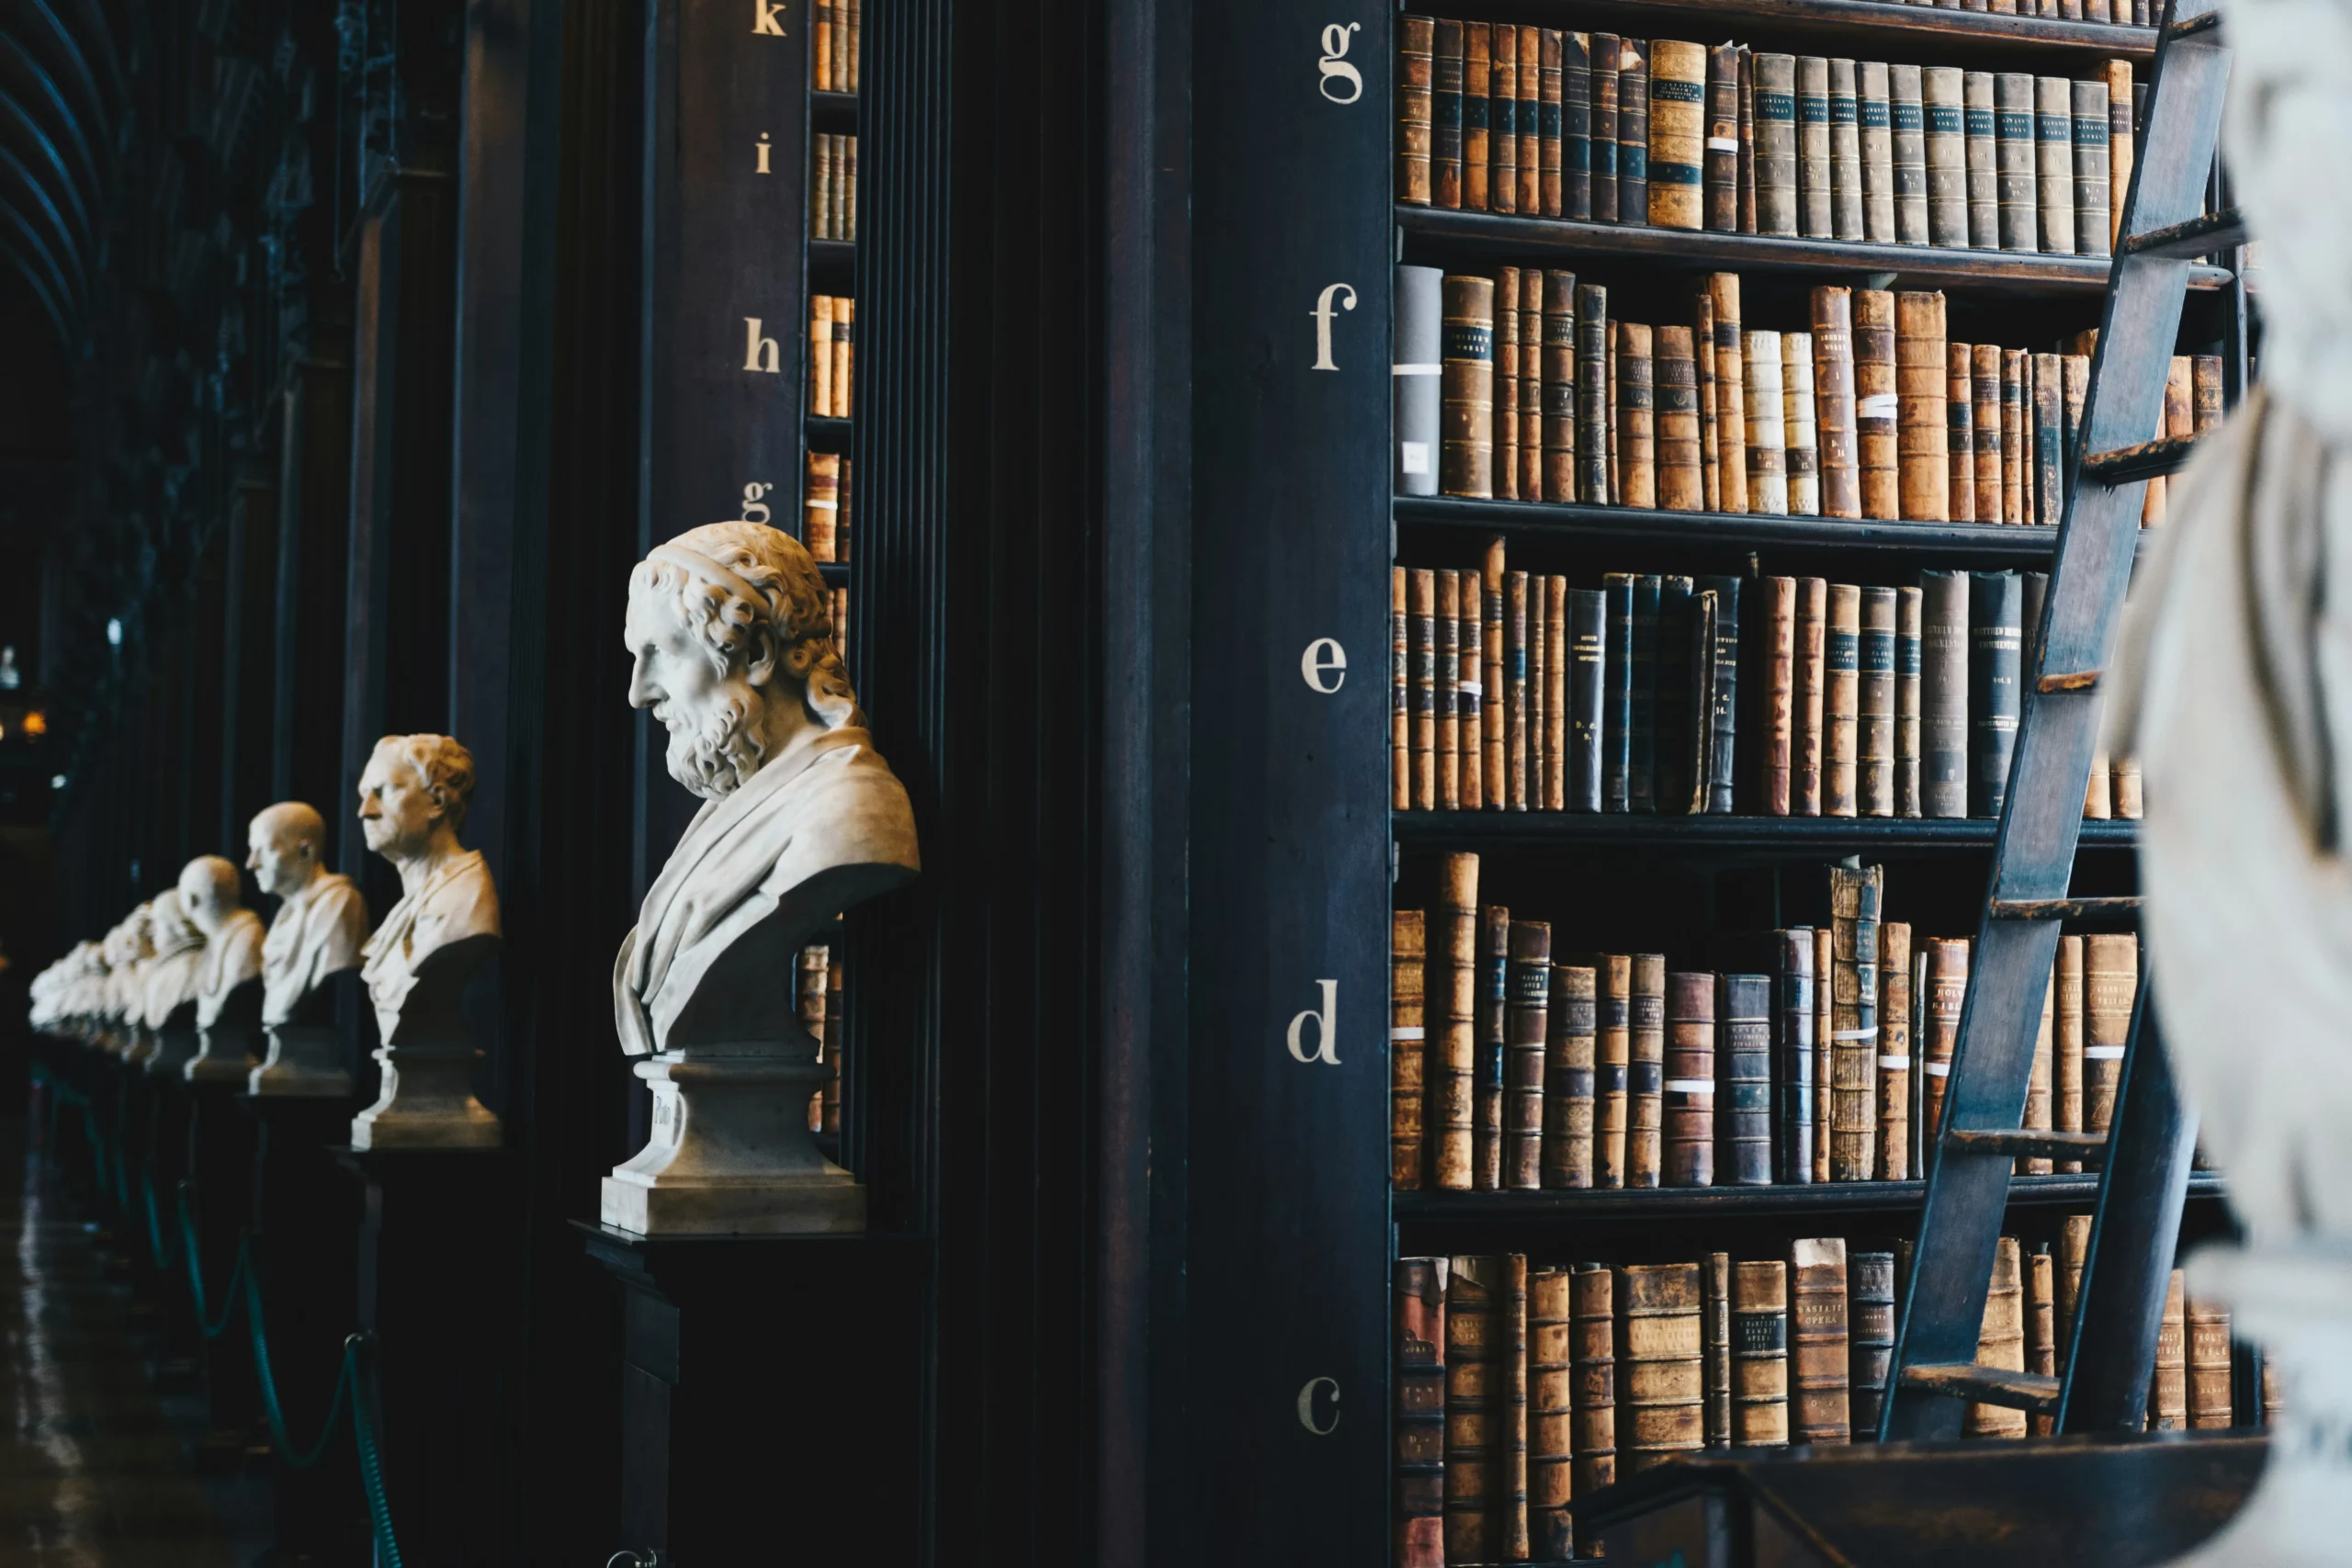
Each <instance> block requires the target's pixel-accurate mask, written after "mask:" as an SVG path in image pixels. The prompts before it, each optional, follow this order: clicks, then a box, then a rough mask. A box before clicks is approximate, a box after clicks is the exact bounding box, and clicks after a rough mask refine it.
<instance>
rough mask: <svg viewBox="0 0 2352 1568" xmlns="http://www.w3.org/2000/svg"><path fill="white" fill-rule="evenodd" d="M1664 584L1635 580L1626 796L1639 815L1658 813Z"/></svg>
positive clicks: (1648, 577)
mask: <svg viewBox="0 0 2352 1568" xmlns="http://www.w3.org/2000/svg"><path fill="white" fill-rule="evenodd" d="M1659 588H1660V580H1659V578H1658V577H1657V574H1656V573H1654V572H1645V573H1643V574H1642V575H1640V576H1638V577H1635V578H1634V593H1633V615H1632V620H1633V625H1632V626H1631V628H1630V638H1629V640H1630V645H1631V649H1632V657H1631V658H1630V659H1629V660H1627V668H1628V671H1629V680H1628V689H1627V694H1626V712H1627V719H1626V723H1625V733H1626V736H1627V740H1626V795H1627V803H1628V805H1629V806H1630V807H1631V808H1632V809H1633V810H1635V811H1656V810H1657V808H1658V806H1657V803H1658V795H1657V650H1658V620H1657V616H1658V593H1659Z"/></svg>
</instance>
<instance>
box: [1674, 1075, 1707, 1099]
mask: <svg viewBox="0 0 2352 1568" xmlns="http://www.w3.org/2000/svg"><path fill="white" fill-rule="evenodd" d="M1666 1092H1667V1093H1668V1094H1702V1095H1705V1096H1706V1097H1707V1098H1708V1099H1709V1100H1713V1098H1714V1097H1715V1080H1714V1079H1713V1078H1668V1079H1667V1080H1666Z"/></svg>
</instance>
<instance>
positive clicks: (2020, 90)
mask: <svg viewBox="0 0 2352 1568" xmlns="http://www.w3.org/2000/svg"><path fill="white" fill-rule="evenodd" d="M2034 130H2035V127H2034V113H2033V78H2032V77H2031V76H2030V75H2026V74H2024V73H2018V72H2006V71H2005V72H2003V73H2000V74H1999V75H1997V76H1995V77H1994V78H1993V136H1994V143H1993V152H1994V157H1995V160H1996V166H1997V168H1998V171H1999V173H1998V176H1997V179H1996V188H1997V191H1998V196H1999V203H2000V226H2001V249H2003V250H2005V251H2038V250H2040V249H2041V221H2040V217H2039V214H2040V212H2041V197H2040V195H2039V193H2038V192H2037V190H2036V188H2035V186H2036V181H2035V167H2036V163H2035V158H2034Z"/></svg>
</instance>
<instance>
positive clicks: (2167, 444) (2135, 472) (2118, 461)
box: [2083, 435, 2197, 487]
mask: <svg viewBox="0 0 2352 1568" xmlns="http://www.w3.org/2000/svg"><path fill="white" fill-rule="evenodd" d="M2196 447H2197V438H2196V437H2195V436H2191V435H2173V436H2165V437H2164V438H2162V439H2160V440H2155V441H2143V442H2141V443H2140V444H2139V445H2138V446H2118V447H2116V448H2114V449H2113V450H2112V451H2107V452H2094V453H2092V454H2091V455H2090V456H2089V457H2086V458H2084V459H2083V478H2085V479H2090V480H2093V481H2095V482H2097V483H2099V484H2103V485H2107V486H2109V487H2113V486H2116V485H2128V484H2136V483H2138V482H2139V481H2140V480H2142V479H2156V478H2159V477H2161V476H2163V475H2165V474H2173V473H2178V472H2179V471H2180V470H2181V469H2182V468H2185V467H2186V466H2187V465H2188V455H2189V453H2191V452H2193V451H2194V450H2196Z"/></svg>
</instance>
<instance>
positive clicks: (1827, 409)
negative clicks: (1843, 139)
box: [1813, 62, 1862, 517]
mask: <svg viewBox="0 0 2352 1568" xmlns="http://www.w3.org/2000/svg"><path fill="white" fill-rule="evenodd" d="M1832 63H1833V64H1838V63H1843V62H1832ZM1813 385H1814V399H1813V402H1814V409H1815V413H1816V416H1817V418H1816V424H1817V427H1818V445H1819V448H1820V454H1821V456H1820V468H1821V481H1820V482H1821V514H1822V515H1823V516H1825V517H1860V515H1861V514H1862V485H1861V474H1860V470H1859V469H1858V468H1856V466H1855V465H1856V462H1857V455H1856V451H1855V437H1854V319H1853V290H1851V289H1849V288H1840V287H1838V286H1836V285H1833V284H1824V285H1822V286H1820V287H1819V288H1815V289H1814V291H1813Z"/></svg>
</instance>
